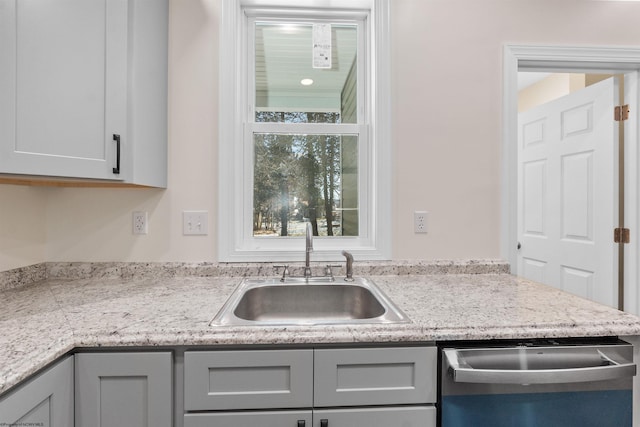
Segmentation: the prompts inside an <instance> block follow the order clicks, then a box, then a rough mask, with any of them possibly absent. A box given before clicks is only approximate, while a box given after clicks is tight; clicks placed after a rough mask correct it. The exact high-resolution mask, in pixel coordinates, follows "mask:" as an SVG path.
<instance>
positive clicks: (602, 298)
mask: <svg viewBox="0 0 640 427" xmlns="http://www.w3.org/2000/svg"><path fill="white" fill-rule="evenodd" d="M617 100H618V85H617V84H616V82H615V81H614V79H613V78H611V79H607V80H605V81H602V82H599V83H597V84H595V85H592V86H589V87H587V88H585V89H583V90H581V91H579V92H575V93H572V94H570V95H567V96H565V97H563V98H560V99H557V100H555V101H552V102H549V103H547V104H544V105H542V106H539V107H536V108H534V109H532V110H530V111H527V112H524V113H521V114H519V118H518V242H519V244H520V249H519V251H518V274H519V275H520V276H522V277H525V278H527V279H531V280H535V281H537V282H541V283H545V284H547V285H550V286H554V287H557V288H560V289H563V290H565V291H567V292H570V293H573V294H577V295H580V296H583V297H585V298H588V299H591V300H594V301H597V302H600V303H603V304H606V305H609V306H613V307H617V245H616V244H615V243H614V242H613V229H614V228H615V227H616V225H615V224H616V223H617V212H618V209H617V203H618V197H617V190H618V183H617V179H618V165H617V161H618V155H617V150H618V145H619V143H618V126H617V123H616V122H615V121H614V120H613V108H614V105H617Z"/></svg>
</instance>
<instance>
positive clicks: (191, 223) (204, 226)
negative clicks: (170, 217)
mask: <svg viewBox="0 0 640 427" xmlns="http://www.w3.org/2000/svg"><path fill="white" fill-rule="evenodd" d="M182 234H183V235H185V236H206V235H207V234H209V212H208V211H183V212H182Z"/></svg>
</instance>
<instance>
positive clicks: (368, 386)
mask: <svg viewBox="0 0 640 427" xmlns="http://www.w3.org/2000/svg"><path fill="white" fill-rule="evenodd" d="M436 365H437V350H436V347H403V348H365V349H326V350H316V352H315V366H314V406H315V407H326V406H354V405H394V404H414V403H435V401H436V384H437V376H436Z"/></svg>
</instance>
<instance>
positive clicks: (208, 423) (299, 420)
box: [184, 410, 312, 427]
mask: <svg viewBox="0 0 640 427" xmlns="http://www.w3.org/2000/svg"><path fill="white" fill-rule="evenodd" d="M311 419H312V418H311V410H308V411H269V412H221V413H213V414H186V415H185V416H184V427H256V426H260V427H298V426H301V427H311V425H312V424H311Z"/></svg>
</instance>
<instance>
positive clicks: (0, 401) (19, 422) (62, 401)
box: [0, 356, 73, 427]
mask: <svg viewBox="0 0 640 427" xmlns="http://www.w3.org/2000/svg"><path fill="white" fill-rule="evenodd" d="M5 425H6V426H46V427H70V426H73V356H67V357H65V358H63V359H62V360H61V361H59V362H57V363H56V364H55V365H53V366H52V367H50V368H48V369H46V370H45V371H43V372H42V373H40V374H38V375H37V376H36V377H35V378H33V379H31V380H28V381H26V382H25V383H23V384H22V385H20V386H19V387H18V388H17V389H16V390H14V391H12V392H10V393H9V394H8V395H7V396H5V397H2V398H0V426H5Z"/></svg>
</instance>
